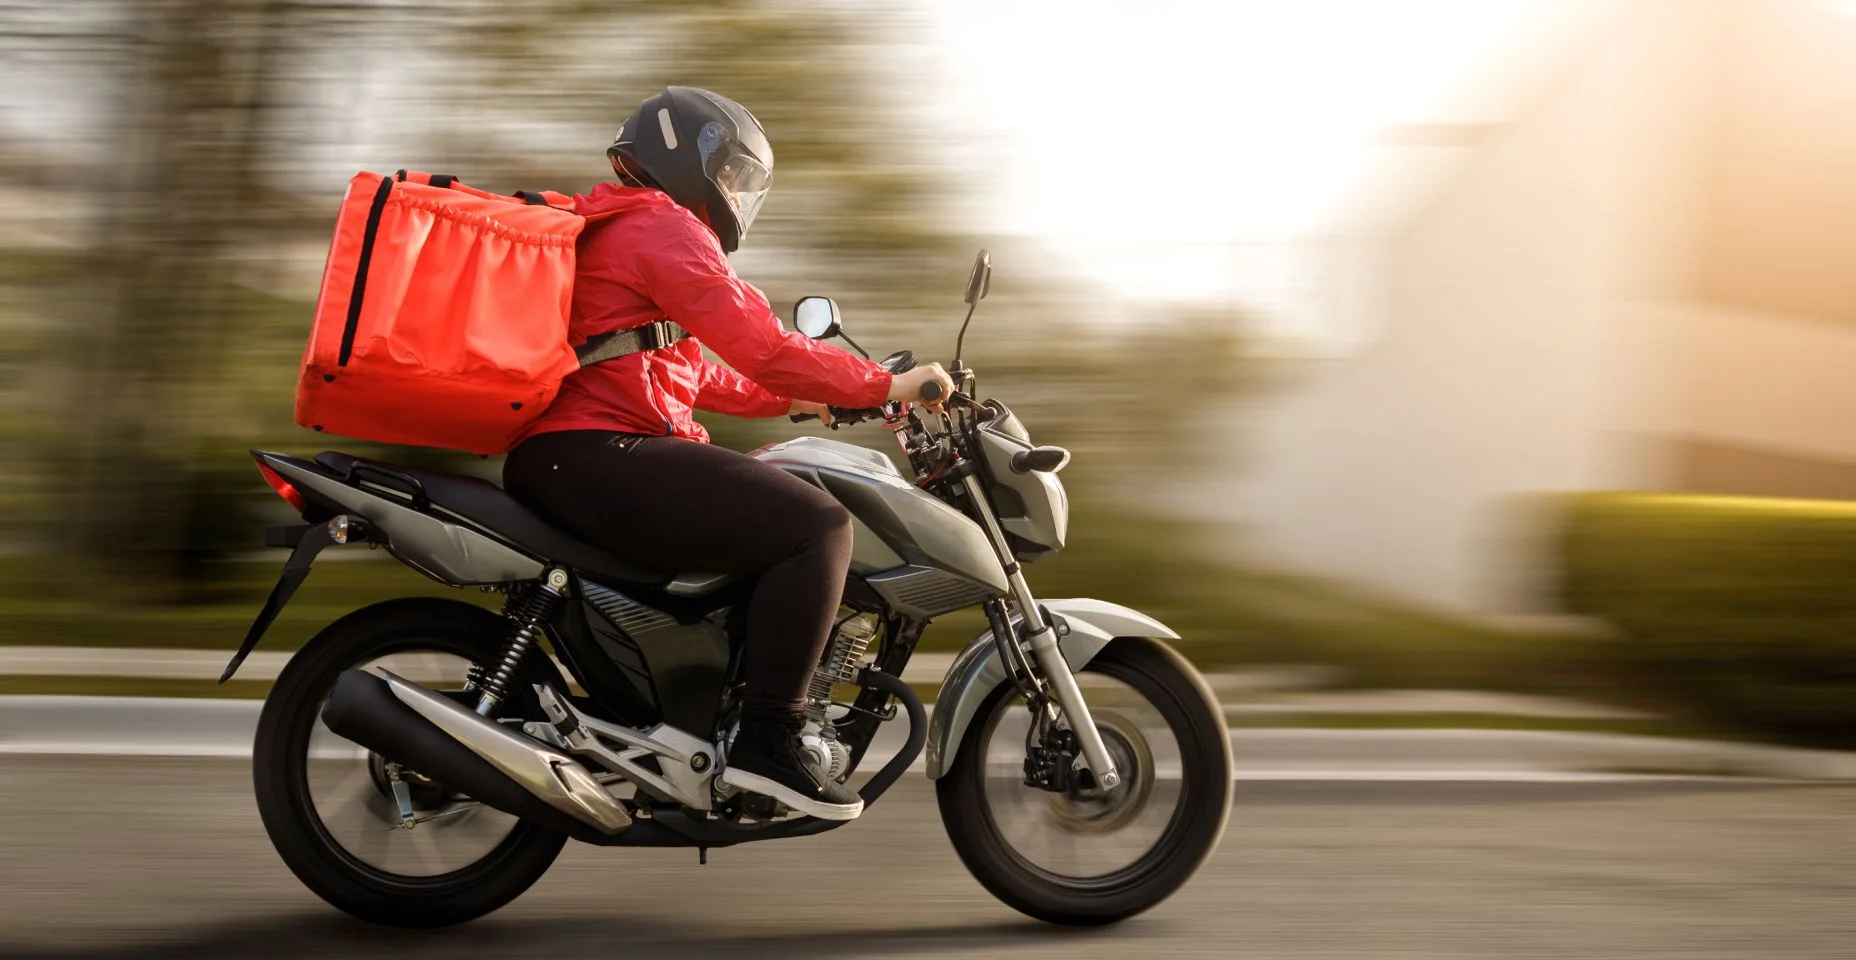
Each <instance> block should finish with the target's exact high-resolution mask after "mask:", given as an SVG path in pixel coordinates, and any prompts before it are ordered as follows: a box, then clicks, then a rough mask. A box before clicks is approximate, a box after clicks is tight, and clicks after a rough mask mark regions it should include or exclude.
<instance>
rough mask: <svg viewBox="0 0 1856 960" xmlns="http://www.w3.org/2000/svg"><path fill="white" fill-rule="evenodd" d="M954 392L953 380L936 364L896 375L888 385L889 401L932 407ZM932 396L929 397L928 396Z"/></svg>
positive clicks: (938, 404)
mask: <svg viewBox="0 0 1856 960" xmlns="http://www.w3.org/2000/svg"><path fill="white" fill-rule="evenodd" d="M931 384H932V385H933V386H932V389H930V385H931ZM953 392H954V378H953V377H950V376H948V375H947V371H946V370H943V369H941V365H940V364H938V363H930V364H926V365H924V366H919V367H916V368H915V369H913V370H909V371H906V372H904V373H899V374H896V377H895V379H894V380H891V381H890V384H889V399H891V400H901V401H904V402H906V403H926V404H928V405H929V406H932V407H938V406H940V402H941V401H942V400H944V399H946V398H947V397H948V396H950V395H951V394H953ZM931 393H932V394H933V395H932V396H930V394H931Z"/></svg>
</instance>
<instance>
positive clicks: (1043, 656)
mask: <svg viewBox="0 0 1856 960" xmlns="http://www.w3.org/2000/svg"><path fill="white" fill-rule="evenodd" d="M962 482H963V483H964V484H965V486H966V490H967V497H968V499H970V500H971V501H972V502H973V512H974V513H977V514H979V516H980V520H981V521H982V523H983V525H984V526H985V527H986V535H987V536H988V537H990V538H991V539H992V546H993V550H994V551H996V552H997V553H998V555H999V562H1000V563H1001V564H1003V565H1004V566H1005V575H1006V581H1007V582H1008V583H1010V584H1011V587H1012V599H1013V600H1014V601H1015V602H1017V604H1018V612H1019V614H1020V615H1021V616H1022V617H1023V618H1024V624H1025V643H1026V644H1027V645H1029V646H1030V647H1031V654H1032V656H1033V657H1036V658H1037V663H1038V667H1039V669H1041V670H1042V671H1043V673H1044V679H1045V680H1046V681H1047V682H1048V683H1049V684H1050V692H1051V694H1052V695H1053V696H1054V697H1055V698H1056V701H1057V706H1058V707H1060V708H1062V710H1063V715H1064V718H1065V719H1066V720H1067V721H1068V722H1069V725H1070V732H1071V733H1073V734H1075V735H1076V745H1077V746H1078V747H1081V748H1082V751H1083V761H1084V763H1085V764H1087V766H1088V768H1089V772H1090V774H1091V775H1092V776H1093V777H1094V778H1095V781H1096V785H1097V786H1098V787H1101V788H1102V789H1103V790H1110V789H1113V788H1114V787H1115V786H1116V785H1118V784H1120V783H1121V772H1120V771H1118V770H1116V769H1115V761H1114V759H1113V758H1111V757H1110V756H1109V752H1108V747H1107V745H1105V744H1104V743H1103V742H1102V734H1101V733H1100V732H1099V731H1097V730H1096V724H1095V720H1094V718H1092V717H1090V715H1089V704H1088V703H1086V702H1084V701H1083V691H1082V688H1080V687H1078V686H1077V685H1076V674H1074V673H1072V672H1071V671H1070V662H1069V661H1068V660H1065V659H1064V658H1063V651H1062V650H1061V649H1059V648H1058V646H1057V631H1056V630H1055V629H1054V628H1053V627H1052V626H1051V625H1050V624H1049V623H1047V622H1045V620H1044V611H1043V610H1042V609H1041V608H1039V607H1038V603H1037V598H1036V597H1033V596H1032V595H1031V586H1030V584H1028V583H1026V582H1025V572H1024V570H1023V569H1021V568H1020V567H1019V565H1018V558H1017V557H1014V556H1012V545H1011V544H1010V543H1009V542H1007V541H1006V539H1005V531H1004V530H1002V529H1000V528H999V518H998V517H995V516H993V513H992V508H991V504H990V502H989V501H988V500H987V499H986V491H985V490H984V489H982V488H981V487H980V482H979V478H977V477H975V476H974V475H973V474H970V473H969V474H967V476H966V477H965V478H964V480H963V481H962ZM1006 626H1008V627H1009V626H1010V623H1009V622H1008V623H1007V624H1006ZM1006 642H1012V638H1010V637H1007V638H1006Z"/></svg>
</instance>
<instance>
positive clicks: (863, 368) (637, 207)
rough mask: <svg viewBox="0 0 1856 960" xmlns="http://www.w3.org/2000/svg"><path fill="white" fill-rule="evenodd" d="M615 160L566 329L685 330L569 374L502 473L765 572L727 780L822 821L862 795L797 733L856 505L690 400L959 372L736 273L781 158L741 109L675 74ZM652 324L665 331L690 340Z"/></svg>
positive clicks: (775, 412)
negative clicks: (877, 344) (818, 338)
mask: <svg viewBox="0 0 1856 960" xmlns="http://www.w3.org/2000/svg"><path fill="white" fill-rule="evenodd" d="M607 156H608V158H609V159H610V160H611V162H612V168H613V171H614V173H615V174H617V176H618V182H616V183H602V184H600V185H598V186H596V187H594V188H593V190H592V191H591V192H590V193H588V194H584V195H580V196H576V197H575V198H574V201H575V204H576V209H577V210H578V212H579V213H581V214H582V215H584V216H589V217H593V218H595V219H593V221H592V222H590V223H589V224H588V226H587V229H586V231H585V232H584V233H583V234H582V235H581V238H580V241H579V272H578V274H577V276H576V278H575V284H574V293H573V311H572V319H571V324H570V329H569V336H570V338H571V339H572V340H573V341H574V342H575V343H577V344H578V343H584V342H585V341H587V340H589V339H590V338H595V337H599V336H600V335H603V334H609V333H612V332H614V331H626V330H632V329H635V328H643V327H646V326H648V325H652V324H656V323H657V322H658V321H662V320H666V319H667V320H670V321H673V322H674V323H675V324H676V325H678V326H680V327H681V328H682V330H683V331H686V332H687V334H688V337H687V339H683V340H680V341H678V342H674V343H671V344H669V345H663V346H655V347H650V348H641V349H639V350H638V351H637V352H633V353H629V354H627V355H624V356H621V357H618V358H616V359H611V360H606V361H604V362H600V363H595V364H591V365H588V366H585V367H582V368H581V369H580V370H579V371H577V372H576V373H574V374H572V375H570V376H569V377H568V378H567V380H566V382H565V383H564V384H563V385H562V387H561V391H560V394H559V396H558V397H557V398H556V399H555V401H554V403H553V405H552V406H550V407H549V408H548V410H547V412H546V413H544V414H543V415H542V416H541V418H540V419H539V420H537V421H536V422H535V423H534V424H533V425H532V426H531V427H530V428H529V430H528V431H527V433H526V434H525V435H524V438H523V439H522V441H521V442H520V443H519V444H518V445H517V446H516V448H515V449H514V450H513V451H511V452H510V454H509V458H508V461H507V462H506V463H505V464H504V467H503V478H504V484H505V486H506V487H507V488H508V489H509V491H510V492H511V493H512V494H514V495H515V496H516V497H517V498H519V499H521V500H522V501H524V502H525V503H527V504H528V505H529V506H531V507H532V508H533V509H535V510H537V511H539V512H541V513H542V514H544V515H546V516H547V517H548V518H549V519H550V520H552V521H554V522H555V523H556V524H558V525H560V526H561V527H563V528H565V529H567V530H569V531H571V532H573V533H575V534H577V535H579V536H580V537H582V538H584V539H586V540H588V541H590V542H592V543H596V544H598V545H600V546H602V547H604V548H606V549H607V550H610V551H611V552H612V553H614V554H617V555H618V556H620V557H622V558H625V559H627V560H630V561H633V562H634V563H637V564H639V565H641V566H645V567H647V568H652V569H656V570H659V571H662V572H664V573H666V574H673V573H686V572H704V573H723V574H745V575H750V576H753V577H754V578H755V585H754V587H753V592H752V595H751V597H750V599H749V600H748V603H747V615H746V620H745V646H744V647H743V650H742V655H741V677H742V680H743V688H742V692H741V700H740V703H741V714H740V718H741V719H740V728H739V733H738V735H737V737H736V739H735V742H734V744H733V746H732V747H731V748H730V750H729V752H728V755H727V760H726V767H725V769H724V770H723V772H722V774H721V779H722V780H723V782H725V783H728V784H730V785H732V786H735V787H737V788H739V789H742V790H747V791H751V792H755V793H760V794H765V795H769V796H772V797H774V798H776V799H778V800H780V801H781V802H782V803H785V804H786V805H787V806H789V807H791V808H793V809H794V810H797V811H799V812H802V813H806V814H809V815H812V816H816V817H823V818H828V819H837V820H848V819H851V818H854V817H856V816H857V815H858V814H859V813H861V812H862V811H863V801H862V800H861V799H859V798H858V796H857V794H856V793H854V792H853V791H851V790H850V789H848V788H846V787H845V786H843V785H842V784H838V783H835V782H821V779H820V778H818V777H816V776H814V775H813V773H812V772H811V770H810V769H809V768H808V767H807V766H806V764H805V762H804V761H803V759H802V753H801V750H800V744H799V740H798V737H799V734H800V732H801V727H802V724H803V716H804V715H803V711H802V704H803V698H804V696H805V691H806V688H807V685H808V684H809V683H810V681H811V677H812V671H813V668H814V666H815V665H816V664H817V663H818V660H819V657H820V656H821V654H822V653H823V651H824V646H825V644H826V642H827V641H828V639H829V636H830V631H831V628H832V622H833V618H834V615H835V614H836V612H837V610H838V606H839V602H840V599H841V596H840V595H841V592H842V589H843V584H844V578H845V575H846V572H847V571H848V569H849V566H850V558H851V517H850V514H849V512H848V511H846V510H845V509H844V507H843V506H841V505H840V504H839V503H838V502H837V501H836V500H834V499H833V498H832V497H830V496H828V495H827V494H825V493H824V492H823V491H821V490H819V489H818V488H816V487H813V486H811V485H809V484H807V483H805V482H803V481H801V480H799V479H796V478H794V477H792V476H791V475H789V474H787V473H785V472H783V471H781V470H779V469H777V468H774V467H771V466H768V465H767V464H764V463H761V462H760V461H759V460H756V459H754V458H752V457H748V456H745V455H743V454H740V453H736V452H734V451H731V450H725V449H722V448H719V447H715V446H712V445H710V444H709V443H708V433H707V431H705V430H704V429H703V428H702V426H701V425H700V424H698V423H697V422H696V421H695V420H694V419H693V418H692V415H691V414H692V409H693V408H694V409H702V410H708V411H711V412H715V413H725V414H732V415H735V416H741V417H773V416H779V415H782V414H786V413H789V412H791V413H816V414H820V415H821V417H822V418H823V417H828V416H829V414H828V412H827V411H826V409H825V405H827V404H832V405H836V406H840V407H858V408H863V407H874V406H877V405H879V404H881V403H882V402H883V401H885V400H904V401H916V400H919V399H921V394H922V387H923V385H924V384H926V383H929V382H930V381H936V382H939V383H940V384H941V386H942V388H943V390H944V391H951V389H952V384H951V382H950V381H949V379H948V376H947V374H946V372H945V371H943V370H942V369H941V367H940V366H939V365H938V364H929V365H925V366H920V367H916V368H915V369H913V370H910V371H908V372H907V373H903V374H898V375H895V376H893V377H892V376H891V375H890V374H889V373H888V372H886V371H885V370H883V369H882V368H881V367H879V366H877V365H876V364H873V363H871V362H870V361H868V360H865V359H863V358H861V357H856V356H853V355H851V354H849V353H846V352H845V351H843V350H840V349H838V348H836V347H833V346H830V345H828V344H822V343H817V342H815V341H812V340H810V339H808V338H806V337H804V336H801V335H799V334H797V333H793V332H789V331H787V330H785V329H784V328H783V327H782V325H781V323H780V321H779V319H778V318H777V317H776V316H775V315H774V313H773V311H772V309H771V308H770V307H769V306H768V303H767V299H766V297H765V296H763V295H762V294H761V292H760V291H759V290H757V289H755V288H754V287H752V286H750V285H748V284H747V283H745V282H743V281H742V280H740V279H739V278H737V277H736V276H735V273H734V270H733V269H732V268H731V267H730V266H729V263H728V260H727V257H726V254H728V253H732V252H734V250H735V249H736V247H737V245H739V243H740V242H741V238H742V237H743V236H744V235H745V234H746V233H747V231H748V227H749V226H750V225H751V224H752V223H753V221H754V215H755V214H756V213H757V212H758V211H759V210H760V206H761V202H762V201H763V200H764V199H765V198H766V195H767V187H768V182H769V180H770V177H771V174H772V171H773V150H772V148H771V146H769V144H768V142H767V137H766V134H765V132H764V131H763V130H762V128H761V125H760V123H759V121H757V120H755V119H754V117H753V115H752V114H750V113H748V111H747V110H745V109H743V108H742V107H741V106H740V105H739V104H737V103H735V102H734V101H732V100H729V99H727V98H725V97H721V96H718V95H716V94H714V93H711V92H709V91H707V90H701V89H697V88H694V87H668V88H666V89H665V90H663V91H662V92H660V93H658V94H656V95H655V96H652V97H650V98H648V99H646V100H645V101H644V103H643V104H641V105H640V106H639V108H638V109H637V111H636V112H634V113H633V114H632V115H631V117H630V118H629V119H627V120H626V121H625V125H624V126H623V127H622V128H620V130H619V133H618V135H617V137H616V138H615V139H614V140H613V142H612V145H611V147H610V148H609V149H608V150H607ZM599 215H607V216H599ZM657 329H658V334H657V336H658V338H659V339H663V338H664V337H665V336H670V337H674V336H677V335H678V334H677V332H676V331H675V330H674V329H671V330H668V332H667V333H666V331H665V329H664V328H662V327H661V325H660V326H659V327H658V328H657ZM645 342H646V341H640V343H641V345H642V344H643V343H645ZM703 347H708V348H709V349H710V350H712V351H714V353H715V355H716V356H718V357H720V358H721V359H722V360H723V361H725V362H726V363H727V364H728V366H727V367H724V366H722V365H720V364H717V363H714V362H712V361H710V360H708V359H706V358H705V357H704V356H703V353H702V348H703ZM729 367H732V368H733V369H732V370H731V369H729Z"/></svg>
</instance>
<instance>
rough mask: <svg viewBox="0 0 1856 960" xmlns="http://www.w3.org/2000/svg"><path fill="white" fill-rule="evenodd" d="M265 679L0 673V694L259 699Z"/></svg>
mask: <svg viewBox="0 0 1856 960" xmlns="http://www.w3.org/2000/svg"><path fill="white" fill-rule="evenodd" d="M270 692H271V681H269V680H228V681H226V683H225V684H224V685H223V686H222V685H220V684H219V683H217V682H215V681H213V680H184V679H175V678H156V677H0V696H35V697H39V696H46V697H183V698H190V699H200V698H206V699H214V700H262V699H264V698H265V697H266V696H268V695H270Z"/></svg>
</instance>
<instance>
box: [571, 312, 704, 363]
mask: <svg viewBox="0 0 1856 960" xmlns="http://www.w3.org/2000/svg"><path fill="white" fill-rule="evenodd" d="M689 335H690V332H689V331H688V330H685V329H683V328H682V327H681V326H678V325H677V323H676V321H674V320H657V321H653V322H651V323H647V324H645V325H644V326H642V327H633V328H631V329H630V330H619V331H617V332H614V333H600V334H595V335H593V336H591V337H588V338H586V342H585V343H583V344H581V345H579V346H577V347H575V348H574V355H575V356H577V357H579V358H580V365H581V366H583V367H590V366H592V365H593V364H596V363H605V362H606V361H607V360H617V359H618V358H620V357H629V356H631V355H632V354H634V353H643V352H645V351H646V350H661V349H663V348H664V347H668V346H670V345H671V344H674V343H677V342H679V341H682V340H686V339H688V338H689Z"/></svg>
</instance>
